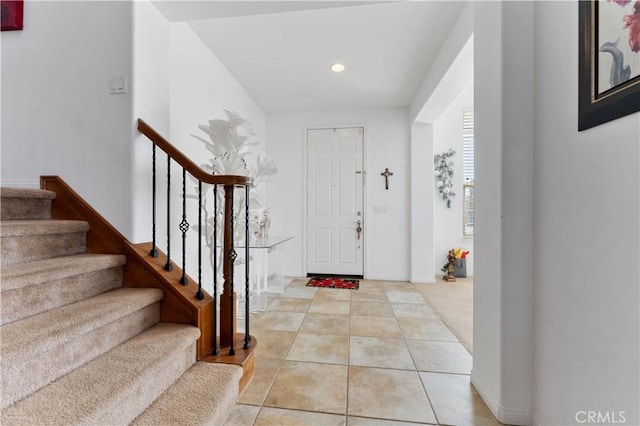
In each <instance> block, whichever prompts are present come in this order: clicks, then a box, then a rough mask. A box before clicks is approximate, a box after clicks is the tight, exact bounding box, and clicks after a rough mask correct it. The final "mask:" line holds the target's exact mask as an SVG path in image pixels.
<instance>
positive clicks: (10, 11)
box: [0, 0, 24, 31]
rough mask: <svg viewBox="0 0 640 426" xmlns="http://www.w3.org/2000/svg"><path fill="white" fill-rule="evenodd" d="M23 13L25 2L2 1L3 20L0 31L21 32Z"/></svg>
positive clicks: (0, 9)
mask: <svg viewBox="0 0 640 426" xmlns="http://www.w3.org/2000/svg"><path fill="white" fill-rule="evenodd" d="M23 11H24V2H23V1H22V0H17V1H5V0H2V1H1V2H0V17H1V18H0V19H1V20H2V24H1V26H0V29H1V30H2V31H12V30H21V29H22V15H23Z"/></svg>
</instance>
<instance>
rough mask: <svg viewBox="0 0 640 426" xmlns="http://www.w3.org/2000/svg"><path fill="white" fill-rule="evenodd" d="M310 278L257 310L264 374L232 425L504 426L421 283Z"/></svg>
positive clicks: (253, 322)
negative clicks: (352, 284) (339, 285)
mask: <svg viewBox="0 0 640 426" xmlns="http://www.w3.org/2000/svg"><path fill="white" fill-rule="evenodd" d="M306 282H307V279H294V280H292V281H291V282H290V284H289V285H288V286H287V287H286V288H285V291H284V293H283V294H281V295H269V301H268V304H267V306H268V307H267V309H266V311H264V312H257V313H255V314H252V315H251V319H250V326H251V334H252V335H254V336H256V338H257V340H258V342H259V344H258V349H257V350H256V359H255V376H254V378H253V381H252V382H251V384H250V385H249V386H248V387H247V389H246V391H245V392H244V394H243V395H242V396H241V397H240V400H239V402H238V404H237V405H236V408H235V409H234V411H233V412H232V413H231V416H230V417H229V419H228V421H227V423H226V424H227V425H229V426H232V425H296V426H297V425H349V426H353V425H358V426H362V425H380V426H384V425H389V426H391V425H413V424H443V425H465V426H466V425H499V423H498V422H497V421H496V420H495V418H494V417H493V416H492V415H491V413H490V411H489V410H488V409H487V407H486V405H485V404H484V402H483V401H482V399H481V398H480V397H479V396H478V394H477V393H476V391H475V389H474V388H473V387H472V386H471V384H470V381H469V377H470V372H471V365H472V362H471V355H470V354H469V352H468V351H467V350H466V349H465V348H464V346H462V344H460V342H459V341H458V340H457V339H456V337H455V336H454V335H453V333H452V332H451V331H450V330H449V329H448V328H447V326H446V325H445V324H444V323H443V322H442V321H441V320H440V318H439V317H438V315H437V313H436V312H435V311H434V310H433V309H432V308H431V306H429V305H428V304H427V302H426V301H425V300H424V298H423V297H422V295H421V294H420V293H419V292H418V291H417V290H416V288H415V287H414V286H413V284H410V283H406V282H388V281H369V280H362V281H361V282H360V289H359V290H342V289H316V288H311V287H305V284H306ZM239 326H240V324H239Z"/></svg>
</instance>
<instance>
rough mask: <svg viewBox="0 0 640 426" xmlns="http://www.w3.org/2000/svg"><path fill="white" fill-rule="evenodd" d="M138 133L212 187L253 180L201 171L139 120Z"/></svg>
mask: <svg viewBox="0 0 640 426" xmlns="http://www.w3.org/2000/svg"><path fill="white" fill-rule="evenodd" d="M138 131H139V132H140V133H142V134H143V135H145V136H146V137H147V138H149V140H150V141H151V142H153V143H154V144H155V145H156V146H157V147H159V148H160V149H161V150H163V151H164V152H165V153H167V154H168V155H169V156H170V157H171V158H173V159H174V160H175V161H176V163H178V164H180V165H181V166H182V167H184V169H185V170H186V171H187V172H189V173H190V174H191V175H192V176H193V177H194V178H196V179H198V180H200V181H202V182H204V183H209V184H213V185H240V186H247V185H251V184H252V183H253V179H252V178H251V177H249V176H237V175H214V174H211V173H208V172H207V171H205V170H202V168H200V166H198V165H197V164H196V163H194V162H193V161H191V160H190V159H189V157H187V156H186V155H184V154H183V153H182V151H180V150H179V149H178V148H176V147H175V146H174V145H173V144H172V143H171V142H169V141H168V140H166V139H165V138H164V137H163V136H162V135H161V134H160V133H158V132H157V131H156V130H155V129H154V128H153V127H151V126H150V125H148V124H147V123H146V122H145V121H144V120H142V119H141V118H139V119H138Z"/></svg>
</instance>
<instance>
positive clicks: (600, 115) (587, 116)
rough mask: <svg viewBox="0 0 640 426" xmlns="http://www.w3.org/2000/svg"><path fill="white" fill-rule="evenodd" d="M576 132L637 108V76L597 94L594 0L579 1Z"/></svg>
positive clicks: (639, 108) (639, 78)
mask: <svg viewBox="0 0 640 426" xmlns="http://www.w3.org/2000/svg"><path fill="white" fill-rule="evenodd" d="M578 16H579V31H580V40H579V43H580V63H579V73H578V81H579V87H578V90H579V94H578V131H582V130H586V129H590V128H592V127H595V126H598V125H600V124H603V123H607V122H609V121H612V120H615V119H617V118H620V117H624V116H626V115H629V114H632V113H634V112H638V111H640V75H638V76H635V77H634V78H632V79H630V80H627V81H625V82H624V83H622V84H619V85H617V86H615V87H612V88H610V89H609V90H606V91H604V92H603V93H600V94H599V93H598V87H597V84H598V56H599V48H598V46H599V44H600V43H599V41H598V1H597V0H581V1H580V2H579V12H578Z"/></svg>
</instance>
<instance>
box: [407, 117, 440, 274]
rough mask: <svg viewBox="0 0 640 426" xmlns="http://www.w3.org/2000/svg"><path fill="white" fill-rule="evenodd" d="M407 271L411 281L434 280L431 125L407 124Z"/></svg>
mask: <svg viewBox="0 0 640 426" xmlns="http://www.w3.org/2000/svg"><path fill="white" fill-rule="evenodd" d="M410 157H411V160H410V161H411V207H410V208H411V275H410V277H409V279H410V280H411V282H413V283H434V282H435V273H436V268H435V265H436V263H435V261H434V260H435V257H434V254H433V249H434V244H433V241H434V240H433V231H434V222H433V201H434V198H433V194H434V190H435V188H434V176H433V162H432V161H431V160H432V159H433V125H431V124H424V123H413V124H412V125H411V155H410Z"/></svg>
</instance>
